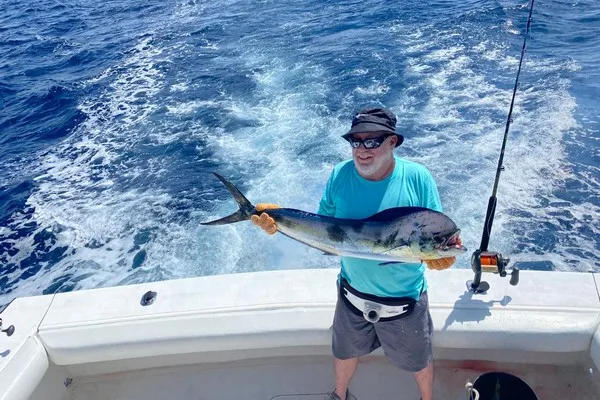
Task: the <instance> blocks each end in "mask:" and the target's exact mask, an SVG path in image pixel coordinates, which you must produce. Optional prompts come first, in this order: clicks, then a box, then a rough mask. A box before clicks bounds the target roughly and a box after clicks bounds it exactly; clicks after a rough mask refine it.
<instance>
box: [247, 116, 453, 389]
mask: <svg viewBox="0 0 600 400" xmlns="http://www.w3.org/2000/svg"><path fill="white" fill-rule="evenodd" d="M342 137H343V138H344V139H346V140H347V141H348V142H349V143H350V145H351V146H352V160H348V161H344V162H341V163H340V164H338V165H336V166H335V168H334V169H333V172H332V173H331V175H330V177H329V180H328V182H327V187H326V188H325V192H324V194H323V197H322V199H321V201H320V205H319V212H318V213H319V214H321V215H327V216H332V217H336V218H348V219H361V218H366V217H369V216H371V215H373V214H376V213H377V212H379V211H382V210H385V209H389V208H393V207H406V206H412V207H426V208H430V209H433V210H436V211H442V206H441V203H440V198H439V194H438V190H437V187H436V184H435V182H434V180H433V178H432V176H431V174H430V173H429V171H428V170H427V169H426V168H425V167H424V166H422V165H420V164H417V163H414V162H410V161H407V160H403V159H401V158H399V157H395V156H394V148H396V147H398V146H400V145H401V144H402V142H403V141H404V137H403V136H402V135H401V134H399V133H397V132H396V117H395V115H394V114H393V113H392V112H391V111H390V110H388V109H385V108H365V109H362V110H360V111H359V112H358V113H357V114H356V115H355V116H354V119H353V120H352V127H351V129H350V130H349V131H348V132H347V133H346V134H344V135H343V136H342ZM275 207H278V206H277V205H272V204H258V205H257V206H256V208H257V210H259V211H263V210H267V212H266V213H265V212H263V213H262V214H261V215H260V216H257V215H254V216H252V222H254V223H255V224H256V225H258V226H260V227H261V228H262V229H264V230H265V231H266V232H267V233H269V234H274V233H275V232H276V231H277V226H276V225H275V221H274V220H273V219H272V218H271V217H269V215H268V209H269V208H275ZM458 244H460V241H459V242H458ZM455 261H456V260H455V258H454V257H449V258H444V259H439V260H432V261H427V265H428V267H429V268H431V269H437V270H441V269H446V268H449V267H450V266H451V265H452V264H453V263H454V262H455ZM381 264H382V263H381V262H380V261H375V260H365V259H358V258H353V257H342V258H341V271H340V274H339V276H338V287H339V289H340V290H339V292H338V301H337V304H336V309H335V315H334V319H333V342H332V350H333V355H334V371H335V390H334V392H332V393H331V399H332V400H345V399H353V398H354V396H352V395H350V394H349V392H348V385H349V384H350V380H351V379H352V377H353V376H354V373H355V372H356V370H357V367H358V358H359V357H360V356H364V355H367V354H369V353H371V352H372V351H373V350H375V349H377V348H378V347H380V346H382V347H383V350H384V353H385V355H386V357H387V358H388V360H389V361H390V362H391V363H392V364H394V365H395V366H397V367H398V368H400V369H403V370H406V371H411V372H413V373H414V377H415V380H416V382H417V385H418V387H419V390H420V392H421V397H422V399H423V400H431V399H432V397H433V363H432V349H431V335H432V331H433V326H432V322H431V315H430V314H429V303H428V297H427V282H426V280H425V276H424V271H425V268H424V265H423V264H422V263H419V264H401V263H398V264H385V265H381ZM365 300H367V301H368V302H369V303H365ZM373 302H375V304H376V307H381V309H382V310H388V311H390V313H389V315H394V317H389V318H379V317H376V318H375V319H367V315H368V314H367V313H368V311H369V310H368V309H361V308H364V307H369V306H368V304H373ZM392 312H394V313H395V314H393V313H392Z"/></svg>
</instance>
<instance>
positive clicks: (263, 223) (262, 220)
mask: <svg viewBox="0 0 600 400" xmlns="http://www.w3.org/2000/svg"><path fill="white" fill-rule="evenodd" d="M255 208H256V211H258V212H260V213H261V214H260V216H259V215H256V214H254V215H253V216H251V217H250V221H252V223H253V224H254V225H256V226H259V227H260V228H261V229H262V230H263V231H265V232H267V233H268V234H269V235H274V234H275V232H277V224H275V220H274V219H273V218H271V217H270V216H269V214H267V213H265V212H262V211H264V210H272V209H274V208H280V207H279V206H278V205H277V204H272V203H258V204H257V205H256V206H255Z"/></svg>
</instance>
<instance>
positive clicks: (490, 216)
mask: <svg viewBox="0 0 600 400" xmlns="http://www.w3.org/2000/svg"><path fill="white" fill-rule="evenodd" d="M534 2H535V0H531V4H530V6H529V18H528V19H527V31H526V32H525V39H524V40H523V47H522V49H521V58H520V59H519V69H518V70H517V77H516V79H515V86H514V88H513V93H512V99H511V101H510V108H509V110H508V117H507V119H506V128H505V129H504V139H503V141H502V149H501V150H500V158H499V159H498V168H497V169H496V180H495V181H494V188H493V190H492V195H491V196H490V199H489V201H488V208H487V213H486V216H485V223H484V224H483V234H482V236H481V244H480V245H479V250H480V251H487V248H488V244H489V241H490V234H491V232H492V224H493V222H494V213H495V212H496V204H497V198H496V193H497V192H498V182H499V181H500V173H501V172H502V171H504V166H503V165H502V162H503V161H504V151H505V149H506V141H507V139H508V130H509V128H510V123H511V122H512V112H513V107H514V104H515V96H516V94H517V87H518V86H519V75H520V74H521V65H522V64H523V58H524V56H525V47H526V45H527V37H528V36H529V34H530V30H531V16H532V14H533V3H534Z"/></svg>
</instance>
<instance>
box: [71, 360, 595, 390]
mask: <svg viewBox="0 0 600 400" xmlns="http://www.w3.org/2000/svg"><path fill="white" fill-rule="evenodd" d="M489 371H504V372H508V373H511V374H513V375H516V376H518V377H520V378H521V379H523V380H524V381H525V382H527V384H529V386H530V387H531V388H532V389H533V390H534V391H535V393H536V394H537V396H538V398H539V399H540V400H542V399H578V400H596V399H600V379H599V378H598V374H599V373H598V371H597V370H595V369H593V368H592V367H591V364H590V366H587V365H578V366H554V365H536V364H502V363H489V362H481V361H477V362H465V361H440V362H436V378H435V393H434V398H435V399H437V400H465V399H468V395H467V394H466V391H465V388H464V387H465V383H466V382H467V380H469V381H471V382H473V381H474V380H475V379H476V378H477V377H478V376H479V375H481V374H482V373H484V372H489ZM332 388H333V369H332V360H331V358H330V357H327V356H307V357H304V356H301V357H297V356H296V357H285V358H283V357H279V358H269V359H255V360H245V361H243V362H230V363H219V364H209V365H189V366H179V367H169V368H156V369H148V370H145V371H135V372H126V373H118V374H108V375H102V376H95V377H86V378H76V379H74V380H73V382H72V383H71V385H70V387H69V389H70V390H68V395H67V397H66V398H67V399H70V400H80V399H82V400H83V399H85V400H108V399H111V400H112V399H123V400H153V399H155V400H159V399H160V400H164V399H169V400H179V399H181V400H183V399H185V400H190V399H197V400H208V399H218V400H234V399H249V400H271V399H273V400H321V399H327V398H328V397H327V395H326V393H327V392H328V391H330V390H332ZM350 390H351V392H352V393H353V394H354V395H355V396H356V398H357V399H359V400H373V399H407V400H408V399H415V400H418V399H419V393H418V390H417V386H416V384H415V382H414V380H413V377H412V374H410V373H406V372H402V371H399V370H398V369H396V368H395V367H393V366H392V365H391V364H389V363H388V362H387V360H386V359H385V358H384V357H383V356H369V357H366V358H364V359H361V363H360V365H359V369H358V372H357V374H356V376H355V377H354V380H353V382H352V384H351V389H350ZM500 398H501V399H503V397H500ZM482 400H484V399H482ZM513 400H514V399H513Z"/></svg>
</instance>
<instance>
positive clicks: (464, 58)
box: [0, 0, 600, 304]
mask: <svg viewBox="0 0 600 400" xmlns="http://www.w3.org/2000/svg"><path fill="white" fill-rule="evenodd" d="M0 8H1V10H2V12H1V13H0V304H2V303H6V302H8V301H10V299H12V298H14V297H15V296H26V295H38V294H47V293H54V292H61V291H70V290H80V289H87V288H95V287H105V286H114V285H124V284H131V283H140V282H149V281H157V280H165V279H175V278H183V277H192V276H203V275H211V274H226V273H237V272H245V271H259V270H276V269H296V268H332V267H336V266H337V265H338V262H339V260H338V259H337V258H336V257H327V256H324V255H322V254H321V253H320V252H319V251H317V250H314V249H311V248H308V247H306V246H303V245H301V244H298V243H296V242H293V241H291V240H290V239H288V238H285V237H282V236H275V237H268V236H267V235H265V234H264V233H262V232H260V231H259V230H258V229H256V228H255V227H253V226H252V225H251V224H249V223H238V224H235V225H229V226H222V227H205V226H201V225H199V223H200V222H202V221H206V220H209V219H214V218H216V217H219V216H224V215H227V214H229V213H231V212H233V211H234V210H235V209H236V205H235V202H234V201H233V199H232V198H231V197H230V195H229V194H228V192H227V191H226V190H225V189H224V187H223V186H222V185H221V184H220V183H219V181H218V180H217V179H216V178H215V177H214V176H213V175H212V172H213V171H217V172H219V173H221V174H222V175H225V176H226V177H228V178H230V179H231V180H232V181H233V182H234V183H235V184H236V185H237V186H238V187H239V188H240V189H241V190H242V191H243V192H244V193H245V194H246V196H247V197H248V198H249V199H250V200H251V201H253V202H255V203H256V202H265V201H266V202H276V203H278V204H280V205H282V206H286V207H293V208H300V209H304V210H307V211H315V210H316V209H317V207H318V202H319V199H320V196H321V192H322V190H323V188H324V186H325V182H326V179H327V177H328V175H329V172H330V171H331V169H332V167H333V166H334V165H335V164H336V163H337V162H339V161H342V160H344V159H346V158H348V157H350V154H351V152H350V147H349V146H348V145H347V143H346V142H344V141H343V140H342V139H341V138H340V135H342V134H343V133H345V131H346V130H347V129H348V127H349V124H350V120H351V117H352V115H353V113H354V112H356V111H357V110H358V109H359V108H361V107H363V106H365V105H384V106H387V107H389V108H391V109H392V110H393V111H394V112H395V113H396V114H397V115H398V121H399V129H400V130H401V131H402V132H403V134H404V135H405V137H406V140H405V144H404V145H402V146H401V147H400V148H399V149H398V150H397V154H398V155H399V156H400V157H405V158H407V159H410V160H413V161H417V162H420V163H423V164H425V165H426V166H427V167H428V168H429V169H430V170H431V172H432V174H433V175H434V177H435V179H436V181H437V183H438V186H439V190H440V194H441V197H442V202H443V204H444V209H445V212H446V213H447V214H448V215H450V216H451V217H452V218H453V219H454V220H455V221H456V222H457V224H458V225H459V226H460V227H461V228H462V237H463V242H464V243H465V245H466V246H467V247H469V248H471V249H473V250H474V249H475V248H477V247H478V245H479V241H480V237H481V232H482V229H483V220H484V216H485V211H486V205H487V201H488V197H489V196H490V194H491V190H492V184H493V179H494V176H495V171H496V165H497V161H498V156H499V151H500V146H501V143H502V135H503V132H504V127H505V123H506V116H507V112H508V106H509V102H510V97H511V94H512V88H513V85H514V79H515V76H516V71H517V66H518V61H519V55H520V50H521V46H522V42H523V38H524V34H525V27H526V21H527V15H528V4H527V2H526V1H508V0H500V1H493V0H467V1H457V0H435V1H413V0H407V1H403V2H389V1H383V0H381V1H376V0H365V1H316V0H298V1H293V2H291V1H289V2H282V1H269V0H263V1H258V0H255V1H250V0H248V1H233V0H223V1H217V2H204V1H194V0H190V1H181V0H174V1H170V2H164V1H155V0H149V1H145V2H136V1H115V0H106V1H103V2H99V3H98V2H92V1H89V0H79V1H73V0H65V1H61V2H59V1H51V0H50V1H43V2H42V1H24V2H20V1H19V2H18V1H14V0H7V1H4V2H3V3H2V5H0ZM599 31H600V3H599V2H598V1H596V0H582V1H578V0H570V1H566V0H556V1H541V0H538V1H536V3H535V8H534V14H533V24H532V32H531V36H530V37H529V39H528V44H527V47H528V51H527V55H526V58H525V61H524V64H523V70H522V73H521V83H520V87H519V91H518V92H517V97H516V103H515V109H514V114H513V118H514V121H513V124H512V125H511V129H510V133H509V138H508V143H507V150H506V155H505V162H504V166H505V172H503V173H502V175H501V181H500V186H499V189H498V208H497V213H496V218H495V222H494V227H493V231H492V236H491V241H490V246H489V247H490V250H496V251H500V252H501V253H502V254H503V255H504V256H507V257H510V258H511V260H512V263H513V265H518V266H520V267H521V268H524V269H527V268H529V269H542V270H561V271H582V272H585V271H596V272H598V271H600V251H599V250H600V240H599V237H600V235H599V232H600V222H599V218H598V215H599V211H600V162H599V161H600V150H599V148H600V147H599V146H598V143H599V140H600V121H599V117H598V115H599V113H598V110H599V106H600V35H598V32H599ZM469 257H470V253H469V254H466V255H465V256H464V257H461V258H459V260H458V262H457V265H456V267H457V268H469Z"/></svg>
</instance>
